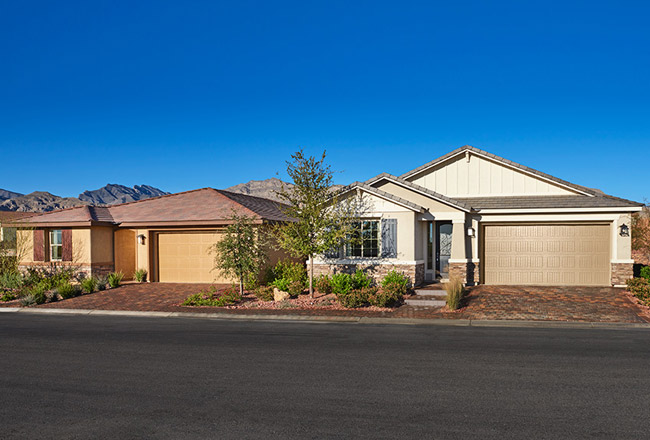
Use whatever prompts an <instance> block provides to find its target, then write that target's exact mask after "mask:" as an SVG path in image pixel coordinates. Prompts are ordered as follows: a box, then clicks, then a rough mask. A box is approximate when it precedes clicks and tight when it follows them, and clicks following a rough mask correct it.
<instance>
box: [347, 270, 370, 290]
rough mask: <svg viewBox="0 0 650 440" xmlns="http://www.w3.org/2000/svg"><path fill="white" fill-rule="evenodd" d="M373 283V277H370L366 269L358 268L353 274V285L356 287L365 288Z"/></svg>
mask: <svg viewBox="0 0 650 440" xmlns="http://www.w3.org/2000/svg"><path fill="white" fill-rule="evenodd" d="M371 285H372V278H370V277H369V276H368V275H366V273H365V272H364V271H362V270H361V269H357V271H356V272H355V273H354V275H352V286H353V288H354V289H364V288H366V287H370V286H371Z"/></svg>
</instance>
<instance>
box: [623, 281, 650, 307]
mask: <svg viewBox="0 0 650 440" xmlns="http://www.w3.org/2000/svg"><path fill="white" fill-rule="evenodd" d="M627 289H628V290H629V291H630V292H631V293H632V294H633V295H634V296H636V297H637V298H638V299H640V300H641V301H642V302H643V303H645V304H647V305H650V281H648V280H647V279H645V278H632V279H630V280H627Z"/></svg>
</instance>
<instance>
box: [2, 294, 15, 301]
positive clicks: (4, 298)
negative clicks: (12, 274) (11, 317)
mask: <svg viewBox="0 0 650 440" xmlns="http://www.w3.org/2000/svg"><path fill="white" fill-rule="evenodd" d="M16 298H17V296H16V295H15V294H13V293H11V292H5V293H3V294H2V296H0V301H4V302H7V301H13V300H15V299H16Z"/></svg>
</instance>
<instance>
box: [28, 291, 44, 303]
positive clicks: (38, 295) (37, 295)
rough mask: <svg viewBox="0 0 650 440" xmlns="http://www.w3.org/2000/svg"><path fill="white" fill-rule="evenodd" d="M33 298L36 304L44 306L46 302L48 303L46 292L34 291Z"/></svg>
mask: <svg viewBox="0 0 650 440" xmlns="http://www.w3.org/2000/svg"><path fill="white" fill-rule="evenodd" d="M31 296H32V297H33V298H34V303H35V304H44V303H45V301H47V295H46V294H45V291H42V290H38V291H33V292H32V293H31Z"/></svg>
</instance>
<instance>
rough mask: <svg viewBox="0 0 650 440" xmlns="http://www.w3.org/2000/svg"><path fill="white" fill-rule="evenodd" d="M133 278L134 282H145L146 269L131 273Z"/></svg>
mask: <svg viewBox="0 0 650 440" xmlns="http://www.w3.org/2000/svg"><path fill="white" fill-rule="evenodd" d="M133 278H135V280H136V281H137V282H138V283H144V282H145V281H147V269H138V270H136V271H135V272H133ZM120 281H121V280H120Z"/></svg>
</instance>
